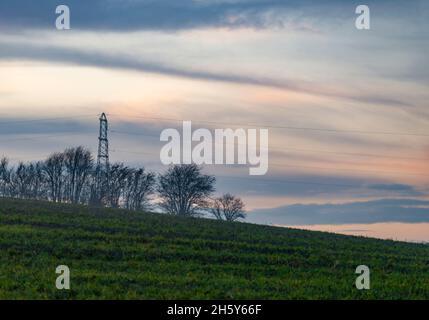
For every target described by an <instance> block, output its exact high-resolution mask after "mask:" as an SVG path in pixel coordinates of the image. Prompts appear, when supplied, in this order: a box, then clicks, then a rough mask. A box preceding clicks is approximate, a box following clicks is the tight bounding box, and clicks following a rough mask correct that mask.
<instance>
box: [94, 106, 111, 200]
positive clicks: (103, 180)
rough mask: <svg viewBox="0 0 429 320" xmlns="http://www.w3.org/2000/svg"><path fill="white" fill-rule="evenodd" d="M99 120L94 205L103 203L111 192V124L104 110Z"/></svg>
mask: <svg viewBox="0 0 429 320" xmlns="http://www.w3.org/2000/svg"><path fill="white" fill-rule="evenodd" d="M99 120H100V131H99V136H98V154H97V167H96V169H95V183H94V189H93V192H92V201H91V202H92V204H94V205H102V204H103V202H105V200H106V198H107V196H108V194H109V140H108V136H107V131H108V130H109V125H108V122H107V117H106V114H105V113H104V112H103V113H102V114H101V116H100V119H99Z"/></svg>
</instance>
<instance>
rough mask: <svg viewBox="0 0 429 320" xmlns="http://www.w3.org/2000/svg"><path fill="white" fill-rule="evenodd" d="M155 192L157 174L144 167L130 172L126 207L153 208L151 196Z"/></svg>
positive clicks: (136, 208)
mask: <svg viewBox="0 0 429 320" xmlns="http://www.w3.org/2000/svg"><path fill="white" fill-rule="evenodd" d="M154 192H155V174H154V173H152V172H146V171H145V169H144V168H140V169H134V170H131V171H130V172H129V175H128V179H127V185H126V188H125V192H124V202H125V207H126V208H127V209H131V210H148V209H150V208H151V205H150V200H151V196H152V195H153V193H154Z"/></svg>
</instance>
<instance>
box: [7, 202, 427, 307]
mask: <svg viewBox="0 0 429 320" xmlns="http://www.w3.org/2000/svg"><path fill="white" fill-rule="evenodd" d="M362 264H364V265H368V266H369V267H370V269H371V290H362V291H359V290H357V289H356V288H355V279H356V277H357V275H356V274H355V269H356V267H357V266H358V265H362ZM58 265H67V266H68V267H69V268H70V271H71V289H70V290H57V289H56V287H55V279H56V277H57V276H58V275H57V274H56V273H55V269H56V267H57V266H58ZM109 298H111V299H428V298H429V246H428V245H423V244H411V243H403V242H395V241H385V240H376V239H367V238H359V237H350V236H342V235H334V234H329V233H322V232H311V231H301V230H293V229H286V228H276V227H270V226H262V225H253V224H248V223H239V222H235V223H229V222H223V221H215V220H209V219H198V218H192V219H191V218H181V217H174V216H170V215H163V214H155V213H144V212H130V211H126V210H120V209H104V208H103V209H101V208H88V207H84V206H77V205H69V204H54V203H48V202H41V201H40V202H39V201H25V200H13V199H0V299H109Z"/></svg>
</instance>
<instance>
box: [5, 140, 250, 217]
mask: <svg viewBox="0 0 429 320" xmlns="http://www.w3.org/2000/svg"><path fill="white" fill-rule="evenodd" d="M106 177H107V179H106V180H105V181H104V183H103V184H102V185H97V166H96V163H95V161H94V157H93V156H92V154H91V152H90V151H89V150H88V149H86V148H85V147H82V146H78V147H73V148H67V149H65V150H64V151H63V152H55V153H53V154H51V155H50V156H48V158H47V159H45V160H43V161H36V162H28V163H24V162H20V163H18V164H17V165H16V166H12V165H11V164H10V161H9V160H8V159H7V158H6V157H4V158H2V159H0V196H1V197H10V198H19V199H35V200H45V201H52V202H63V203H73V204H85V205H101V206H106V207H112V208H125V209H129V210H146V211H147V210H153V209H155V208H159V209H161V210H162V211H163V212H165V213H168V214H173V215H180V216H189V217H192V216H201V215H205V214H211V215H212V216H213V217H214V218H216V219H219V220H228V221H234V220H237V219H240V218H243V219H244V218H245V216H246V214H245V209H244V203H243V201H242V200H241V199H240V198H238V197H235V196H233V195H231V194H229V193H227V194H224V195H222V196H220V197H216V198H213V197H212V196H213V194H214V192H215V183H216V178H215V177H214V176H212V175H206V174H203V173H202V168H201V167H200V166H198V165H196V164H187V165H173V166H170V167H169V168H168V169H167V170H166V171H165V172H164V173H159V174H156V173H154V172H150V171H147V170H146V169H145V168H144V167H141V168H131V167H128V166H126V165H125V164H124V163H122V162H117V163H113V164H111V165H110V166H109V168H107V173H106ZM97 188H98V189H97ZM100 188H101V189H102V190H99V189H100Z"/></svg>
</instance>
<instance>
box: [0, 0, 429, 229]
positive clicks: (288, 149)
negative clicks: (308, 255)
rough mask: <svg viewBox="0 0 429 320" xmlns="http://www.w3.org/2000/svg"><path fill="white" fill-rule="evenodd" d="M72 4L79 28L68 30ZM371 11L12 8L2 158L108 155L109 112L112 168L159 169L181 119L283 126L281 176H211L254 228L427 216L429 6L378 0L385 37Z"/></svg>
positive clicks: (274, 1)
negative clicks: (101, 132) (363, 18)
mask: <svg viewBox="0 0 429 320" xmlns="http://www.w3.org/2000/svg"><path fill="white" fill-rule="evenodd" d="M59 4H66V5H68V6H69V7H70V10H71V30H63V31H60V30H56V28H55V19H56V14H55V8H56V6H57V5H59ZM359 4H361V3H358V2H356V1H344V0H342V1H340V0H331V1H324V2H323V4H322V3H320V2H316V1H307V0H304V1H287V0H283V1H281V0H181V1H177V0H156V1H155V0H123V1H117V0H103V1H102V0H92V1H83V0H82V1H80V0H79V1H78V0H67V1H62V2H61V3H59V2H58V1H53V0H43V1H31V0H18V1H16V0H14V1H12V0H3V1H1V2H0V117H1V119H0V155H1V154H4V155H7V156H8V157H9V158H11V160H12V161H14V162H18V161H29V160H39V159H42V158H44V157H45V156H46V155H48V154H49V153H51V152H53V151H56V150H61V149H63V148H64V147H67V146H71V145H77V144H82V145H85V146H87V147H89V148H91V149H92V150H93V151H94V152H95V151H96V146H97V125H98V124H97V115H98V114H99V113H100V112H106V113H107V114H108V118H109V121H110V129H111V132H110V133H109V134H110V144H111V160H112V161H125V162H127V163H129V164H130V165H145V166H146V167H147V168H149V169H151V170H155V171H162V170H164V169H165V168H164V167H163V166H162V165H161V163H160V161H159V151H160V148H161V146H162V143H160V142H159V134H160V132H161V131H162V130H163V129H165V128H169V127H178V126H180V122H178V121H177V120H180V119H183V120H192V121H193V125H194V126H195V128H197V127H205V128H211V129H213V128H224V127H231V128H236V127H243V128H249V127H252V128H269V133H270V148H269V151H270V153H269V154H270V166H269V172H268V173H267V175H265V176H263V177H249V175H248V168H245V167H237V166H211V167H207V168H205V170H206V171H207V172H210V173H213V174H216V175H217V177H218V183H217V188H218V191H219V192H232V193H235V194H237V195H240V196H241V197H243V199H244V200H245V202H246V204H247V207H248V209H249V210H255V211H254V212H253V213H251V214H250V215H249V218H250V220H251V221H256V222H264V223H277V224H282V223H294V224H308V223H317V224H320V223H367V222H385V221H405V222H406V221H408V222H416V221H419V222H424V221H426V222H428V221H429V216H428V213H427V211H426V208H427V207H428V203H427V202H426V200H428V197H427V194H428V187H429V183H428V178H429V170H428V168H429V162H428V160H429V142H428V137H429V108H428V101H429V99H428V98H429V90H428V85H429V62H428V53H429V50H428V49H429V48H428V47H429V41H428V40H429V21H428V17H429V3H428V2H427V1H423V0H421V1H394V0H392V1H383V0H379V1H366V3H365V4H367V5H368V6H369V8H370V10H371V29H370V30H357V29H356V28H355V19H356V17H357V15H356V14H355V8H356V6H357V5H359ZM47 119H49V120H47ZM54 119H55V120H54ZM207 121H216V122H218V124H217V125H215V124H213V123H210V122H207ZM219 123H220V124H219ZM297 205H298V207H297ZM299 206H304V208H305V209H306V210H304V211H302V212H301V211H300V210H301V209H302V208H301V207H299ZM416 207H417V208H418V210H416ZM392 208H394V209H392ZM340 209H341V210H342V212H346V213H347V217H346V216H345V214H338V210H340ZM279 210H280V211H281V212H287V214H280V218H278V215H279V213H278V212H279ZM371 210H372V211H371ZM363 211H364V212H367V213H368V212H373V214H372V215H370V216H368V214H365V215H364V216H363V215H362V214H361V212H363ZM270 215H271V216H274V217H275V218H273V219H271V220H270V219H268V218H267V217H269V216H270ZM416 215H417V217H416ZM324 217H326V219H325V218H324ZM312 219H313V220H314V222H312V221H313V220H312Z"/></svg>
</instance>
